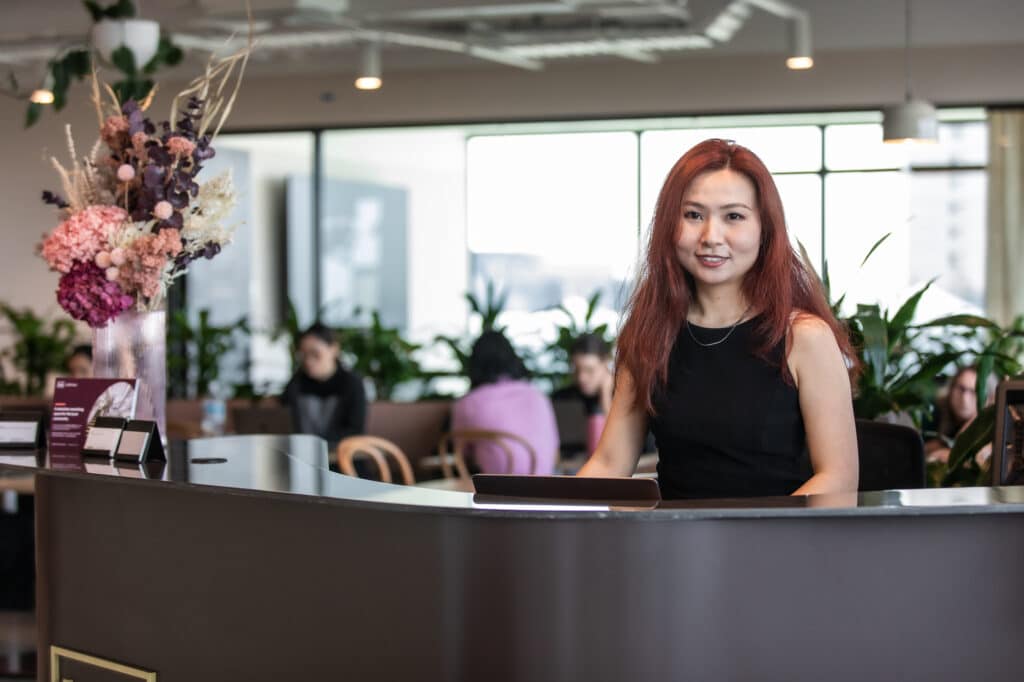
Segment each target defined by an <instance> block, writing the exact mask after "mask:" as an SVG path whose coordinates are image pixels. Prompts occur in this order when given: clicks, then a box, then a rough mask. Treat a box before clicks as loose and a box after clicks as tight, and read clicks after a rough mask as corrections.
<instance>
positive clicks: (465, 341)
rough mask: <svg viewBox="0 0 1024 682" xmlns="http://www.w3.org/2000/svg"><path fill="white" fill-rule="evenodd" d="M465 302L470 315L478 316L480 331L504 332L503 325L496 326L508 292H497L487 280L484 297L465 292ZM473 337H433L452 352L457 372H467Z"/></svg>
mask: <svg viewBox="0 0 1024 682" xmlns="http://www.w3.org/2000/svg"><path fill="white" fill-rule="evenodd" d="M465 298H466V302H467V303H469V310H470V313H471V314H472V315H477V316H479V318H480V331H481V333H483V332H487V331H496V332H504V331H505V327H504V326H500V327H499V326H498V317H499V316H500V315H501V314H502V313H503V312H505V306H506V305H507V304H508V292H500V293H499V292H498V291H497V289H496V288H495V286H494V282H492V281H490V280H488V282H487V284H486V286H485V287H484V299H483V300H482V301H481V300H480V299H478V298H477V297H476V296H474V295H473V293H472V292H466V294H465ZM473 341H474V340H473V339H470V338H465V337H464V338H457V337H454V336H445V335H443V334H438V335H437V336H435V337H434V343H441V344H444V345H445V346H446V347H447V348H448V349H449V350H450V351H451V353H452V356H453V357H454V358H455V361H456V362H457V363H458V365H459V374H460V375H461V376H466V375H468V374H469V354H470V352H471V350H472V346H473Z"/></svg>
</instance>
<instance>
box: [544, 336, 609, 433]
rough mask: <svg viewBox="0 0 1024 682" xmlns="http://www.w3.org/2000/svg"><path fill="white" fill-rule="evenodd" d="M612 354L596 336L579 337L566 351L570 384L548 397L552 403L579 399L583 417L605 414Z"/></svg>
mask: <svg viewBox="0 0 1024 682" xmlns="http://www.w3.org/2000/svg"><path fill="white" fill-rule="evenodd" d="M611 361H612V351H611V348H610V347H609V346H608V342H607V341H605V340H604V339H603V338H601V336H599V335H598V334H590V333H586V334H580V335H579V336H578V337H577V338H576V340H575V341H573V343H572V347H571V348H570V350H569V366H570V368H571V369H572V384H571V385H569V386H566V387H565V388H560V389H558V390H557V391H555V392H554V393H552V394H551V398H552V399H554V400H579V401H580V402H581V403H582V404H583V410H584V411H585V412H586V413H587V415H588V416H589V415H594V414H602V415H606V414H608V412H609V411H610V410H611V406H612V388H613V386H614V384H615V377H614V376H613V375H612V370H611Z"/></svg>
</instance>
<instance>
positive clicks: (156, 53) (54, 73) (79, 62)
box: [25, 0, 184, 128]
mask: <svg viewBox="0 0 1024 682" xmlns="http://www.w3.org/2000/svg"><path fill="white" fill-rule="evenodd" d="M82 4H83V5H84V6H85V8H86V9H87V10H88V11H89V14H90V16H91V17H92V20H93V29H92V31H91V33H90V36H91V38H92V39H93V45H92V46H90V47H88V48H86V47H78V48H73V49H70V50H68V51H66V52H64V53H62V54H61V55H60V56H59V57H58V58H55V59H52V60H50V62H49V64H47V80H48V81H50V82H52V84H53V85H52V90H51V91H52V92H53V105H52V106H53V108H54V109H55V110H56V111H60V110H61V109H63V108H64V105H65V104H66V103H67V92H68V88H69V87H70V86H71V83H72V82H73V81H75V80H84V79H85V78H86V77H88V75H89V73H90V72H91V71H92V69H93V57H92V55H93V49H96V51H98V52H100V54H101V55H102V56H104V57H105V58H106V59H107V60H108V61H109V62H110V63H111V64H112V65H113V66H114V67H115V68H116V69H117V70H118V71H120V72H121V73H122V74H124V77H123V78H121V80H119V81H117V82H114V83H111V87H112V88H113V90H114V92H115V93H116V94H117V96H118V99H120V101H122V102H126V101H128V100H129V99H132V100H135V101H139V102H141V101H144V100H145V99H146V97H147V96H148V95H149V93H150V92H151V91H152V90H153V88H154V86H155V84H154V82H153V79H152V78H151V76H152V74H153V73H154V72H155V71H156V70H157V69H159V68H160V67H163V66H174V65H176V64H178V63H180V62H181V60H182V58H183V57H184V53H183V52H182V51H181V49H180V48H179V47H177V46H176V45H174V44H173V43H172V42H171V41H170V39H169V38H167V37H166V36H162V35H159V32H160V29H159V26H158V25H157V24H156V22H152V21H148V20H143V19H136V18H135V4H134V3H133V2H132V0H118V1H117V2H115V3H113V4H111V5H109V6H106V7H104V6H102V5H100V4H99V3H97V2H93V1H92V0H83V2H82ZM139 31H145V32H149V31H155V32H156V35H157V36H159V37H158V39H157V42H156V46H155V50H154V49H153V48H152V47H150V48H148V49H145V50H141V49H140V46H139V45H136V44H134V40H133V33H134V32H139ZM98 43H99V44H98ZM104 45H106V46H108V47H109V48H110V49H109V50H108V49H106V48H105V47H104ZM133 48H134V49H133ZM140 55H141V56H142V57H144V58H145V61H144V63H142V64H141V65H140V64H138V63H137V61H140V60H138V59H137V58H138V57H139V56H140ZM150 55H151V56H150ZM44 106H48V105H43V104H38V103H35V102H32V103H30V104H29V105H28V111H27V112H26V114H25V127H26V128H28V127H30V126H32V125H33V124H35V123H36V121H38V120H39V117H40V116H41V115H42V113H43V107H44Z"/></svg>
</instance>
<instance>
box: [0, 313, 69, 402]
mask: <svg viewBox="0 0 1024 682" xmlns="http://www.w3.org/2000/svg"><path fill="white" fill-rule="evenodd" d="M0 314H2V315H3V317H4V319H6V320H7V323H8V326H9V327H10V332H11V334H12V335H13V336H14V345H13V346H12V347H11V348H9V349H7V350H6V351H5V354H6V355H7V356H8V357H9V358H10V360H11V363H12V364H13V365H14V368H15V369H16V370H18V372H19V373H20V374H21V375H22V377H23V383H22V384H21V385H20V386H19V385H18V384H17V383H16V382H7V381H6V379H4V378H3V376H2V375H0V380H2V383H3V384H4V389H5V392H6V391H9V390H13V389H14V388H15V387H17V392H19V393H21V394H22V395H25V396H41V395H43V394H44V393H45V391H46V379H47V377H48V375H49V374H50V373H51V372H59V371H61V370H62V369H63V368H64V361H65V359H66V358H67V356H68V354H69V353H70V352H71V348H72V346H74V343H75V325H74V323H73V322H72V321H71V320H66V319H59V320H51V321H49V322H47V321H46V320H44V319H43V318H41V317H39V316H38V315H36V314H35V313H34V312H32V311H31V310H28V309H24V310H17V309H15V308H13V307H11V306H9V305H7V304H0Z"/></svg>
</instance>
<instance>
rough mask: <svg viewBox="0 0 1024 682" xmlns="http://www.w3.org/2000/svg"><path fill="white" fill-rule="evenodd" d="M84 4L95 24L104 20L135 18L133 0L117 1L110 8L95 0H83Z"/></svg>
mask: <svg viewBox="0 0 1024 682" xmlns="http://www.w3.org/2000/svg"><path fill="white" fill-rule="evenodd" d="M82 4H83V5H85V9H87V10H88V11H89V15H90V16H91V17H92V20H93V21H94V22H96V21H102V20H104V19H131V18H132V17H134V16H135V3H133V2H132V0H117V2H114V3H111V4H110V6H108V7H103V6H102V5H100V3H98V2H94V1H93V0H82Z"/></svg>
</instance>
